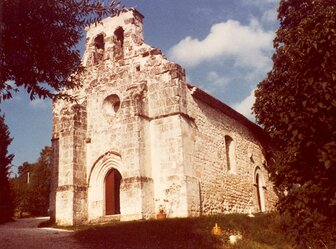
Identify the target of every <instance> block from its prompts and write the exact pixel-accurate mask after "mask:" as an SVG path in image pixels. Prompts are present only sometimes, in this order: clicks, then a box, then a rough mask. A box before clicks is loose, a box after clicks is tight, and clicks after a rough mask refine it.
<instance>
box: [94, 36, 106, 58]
mask: <svg viewBox="0 0 336 249" xmlns="http://www.w3.org/2000/svg"><path fill="white" fill-rule="evenodd" d="M94 46H95V62H96V63H98V62H99V61H102V60H103V58H104V51H105V42H104V35H103V34H99V35H97V37H96V38H95V39H94Z"/></svg>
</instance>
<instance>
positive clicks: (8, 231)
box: [0, 217, 87, 249]
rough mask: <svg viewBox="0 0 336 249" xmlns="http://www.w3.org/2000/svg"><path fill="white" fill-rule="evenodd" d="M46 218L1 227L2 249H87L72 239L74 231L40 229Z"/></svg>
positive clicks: (24, 220) (29, 219) (17, 221)
mask: <svg viewBox="0 0 336 249" xmlns="http://www.w3.org/2000/svg"><path fill="white" fill-rule="evenodd" d="M48 219H49V217H45V218H27V219H18V220H16V221H15V222H9V223H6V224H2V225H0V248H1V249H21V248H24V249H26V248H29V249H68V248H71V249H87V248H85V247H83V246H82V245H79V243H78V242H77V241H76V240H75V239H74V238H73V237H72V234H73V232H72V231H66V230H60V229H51V228H38V227H37V226H38V224H39V223H41V222H43V221H46V220H48Z"/></svg>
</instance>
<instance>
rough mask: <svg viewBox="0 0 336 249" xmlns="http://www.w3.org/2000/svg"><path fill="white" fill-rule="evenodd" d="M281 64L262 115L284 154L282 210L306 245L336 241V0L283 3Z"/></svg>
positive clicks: (261, 89)
mask: <svg viewBox="0 0 336 249" xmlns="http://www.w3.org/2000/svg"><path fill="white" fill-rule="evenodd" d="M278 19H279V21H280V26H279V29H278V31H277V33H276V38H275V40H274V48H275V54H274V55H273V63H274V65H273V68H272V70H271V71H270V72H269V73H268V75H267V78H266V79H265V80H263V81H262V82H260V83H259V85H258V87H257V91H256V93H255V95H256V102H255V104H254V113H255V114H256V118H257V122H258V123H259V124H261V125H262V126H263V127H264V129H265V131H266V132H267V133H268V134H269V135H270V137H271V139H272V141H273V143H274V145H275V148H276V152H274V153H273V154H272V158H271V164H270V165H269V166H270V171H271V178H272V179H273V181H274V183H275V185H276V186H277V187H278V189H279V190H280V193H283V195H282V196H281V198H280V200H279V205H278V207H279V209H280V211H281V212H282V213H284V214H289V216H290V217H291V222H290V226H289V228H290V229H292V230H290V231H289V233H291V234H292V235H293V236H294V237H295V238H296V239H297V241H298V243H299V245H300V246H301V247H303V248H305V247H309V246H310V248H325V246H329V247H330V248H334V247H333V246H335V244H334V243H335V241H336V238H335V237H336V180H335V179H336V98H335V97H336V56H335V55H336V1H335V0H281V1H280V6H279V9H278Z"/></svg>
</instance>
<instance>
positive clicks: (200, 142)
mask: <svg viewBox="0 0 336 249" xmlns="http://www.w3.org/2000/svg"><path fill="white" fill-rule="evenodd" d="M193 91H195V89H193V88H191V90H190V92H189V93H190V94H189V95H188V111H189V115H190V116H191V117H193V118H194V120H195V122H194V123H193V124H192V125H189V127H187V129H190V128H192V129H193V131H192V139H189V141H190V143H189V145H188V146H189V149H190V148H192V149H190V150H191V152H190V153H189V154H190V157H191V159H190V160H191V163H190V164H191V165H192V167H193V169H192V171H193V172H195V175H196V177H197V178H198V179H199V181H200V198H201V209H200V213H201V214H214V213H228V212H229V213H233V212H245V213H247V212H250V211H252V212H258V211H260V210H259V207H258V197H257V189H256V186H255V180H254V175H255V171H256V168H257V167H258V168H260V170H261V172H262V174H263V176H264V179H265V187H264V193H265V202H266V210H271V209H274V205H275V202H276V195H275V193H274V191H273V185H272V183H271V182H270V181H269V179H268V173H267V171H266V169H265V163H266V162H265V159H264V156H263V152H262V151H263V148H262V144H261V142H260V140H261V138H260V137H258V135H256V134H255V133H254V132H253V131H252V130H251V129H249V128H248V127H246V126H245V125H243V124H242V123H241V122H239V120H236V119H234V118H231V117H229V116H228V115H227V114H226V113H225V108H226V109H231V108H229V107H227V106H225V105H224V104H223V106H222V109H219V108H216V107H214V106H211V104H210V105H209V104H206V103H204V97H205V98H208V96H206V95H207V94H204V95H203V96H197V95H196V94H193ZM198 91H201V90H200V89H198ZM195 95H196V96H195ZM211 98H212V97H211ZM211 98H210V100H211ZM212 99H214V98H212ZM207 102H208V101H207ZM229 111H232V110H229ZM225 136H230V137H231V138H232V139H233V142H232V146H233V155H232V157H233V158H231V160H232V161H233V163H234V169H231V170H229V169H228V165H227V153H226V145H225ZM231 166H232V165H231Z"/></svg>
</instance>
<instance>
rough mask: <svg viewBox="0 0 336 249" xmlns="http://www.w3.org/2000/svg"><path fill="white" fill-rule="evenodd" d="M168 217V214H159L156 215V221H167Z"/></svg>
mask: <svg viewBox="0 0 336 249" xmlns="http://www.w3.org/2000/svg"><path fill="white" fill-rule="evenodd" d="M166 217H167V214H166V213H158V214H156V219H157V220H162V219H165V218H166Z"/></svg>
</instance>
